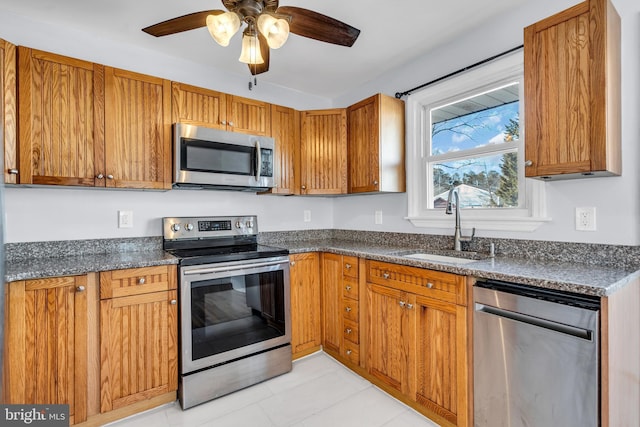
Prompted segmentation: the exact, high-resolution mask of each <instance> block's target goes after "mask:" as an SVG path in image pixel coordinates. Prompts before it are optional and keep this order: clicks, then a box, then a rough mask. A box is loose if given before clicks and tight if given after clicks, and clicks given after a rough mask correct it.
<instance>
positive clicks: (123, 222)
mask: <svg viewBox="0 0 640 427" xmlns="http://www.w3.org/2000/svg"><path fill="white" fill-rule="evenodd" d="M118 228H133V211H118Z"/></svg>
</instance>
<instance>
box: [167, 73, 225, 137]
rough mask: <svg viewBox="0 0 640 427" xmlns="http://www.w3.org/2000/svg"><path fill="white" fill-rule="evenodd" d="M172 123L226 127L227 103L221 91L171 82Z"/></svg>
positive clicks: (217, 127)
mask: <svg viewBox="0 0 640 427" xmlns="http://www.w3.org/2000/svg"><path fill="white" fill-rule="evenodd" d="M171 95H172V96H171V111H172V123H178V122H181V123H191V124H195V125H201V126H208V127H212V128H216V129H226V127H227V126H226V120H227V104H226V95H225V94H224V93H222V92H216V91H214V90H209V89H203V88H199V87H196V86H190V85H187V84H184V83H177V82H173V83H171Z"/></svg>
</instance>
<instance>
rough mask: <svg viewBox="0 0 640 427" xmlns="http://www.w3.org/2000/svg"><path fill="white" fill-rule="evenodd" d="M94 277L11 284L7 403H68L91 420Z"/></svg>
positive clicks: (77, 415) (72, 413)
mask: <svg viewBox="0 0 640 427" xmlns="http://www.w3.org/2000/svg"><path fill="white" fill-rule="evenodd" d="M89 286H95V285H94V284H93V283H88V276H87V275H83V276H71V277H54V278H45V279H38V280H24V281H17V282H11V283H8V284H7V285H6V287H5V292H6V294H5V295H6V304H5V348H6V349H7V350H8V351H6V352H5V357H4V367H3V368H4V374H3V381H4V383H3V397H2V401H3V402H4V403H7V404H68V405H69V417H70V419H69V421H70V424H77V423H79V422H82V421H84V420H85V419H86V418H87V394H88V393H87V380H88V363H87V361H88V358H87V330H88V310H87V299H88V298H87V295H88V292H87V288H88V287H89Z"/></svg>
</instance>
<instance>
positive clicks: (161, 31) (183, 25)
mask: <svg viewBox="0 0 640 427" xmlns="http://www.w3.org/2000/svg"><path fill="white" fill-rule="evenodd" d="M221 13H224V10H203V11H202V12H194V13H190V14H188V15H183V16H179V17H177V18H173V19H168V20H166V21H163V22H160V23H158V24H155V25H151V26H149V27H146V28H143V29H142V31H144V32H145V33H147V34H151V35H152V36H156V37H160V36H168V35H170V34H176V33H181V32H183V31H189V30H194V29H196V28H200V27H206V26H207V16H208V15H220V14H221Z"/></svg>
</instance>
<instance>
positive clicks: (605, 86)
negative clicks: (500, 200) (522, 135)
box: [524, 0, 621, 179]
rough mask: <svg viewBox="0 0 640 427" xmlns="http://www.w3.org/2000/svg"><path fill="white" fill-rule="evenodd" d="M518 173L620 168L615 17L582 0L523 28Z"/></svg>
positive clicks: (567, 174) (558, 175) (596, 2)
mask: <svg viewBox="0 0 640 427" xmlns="http://www.w3.org/2000/svg"><path fill="white" fill-rule="evenodd" d="M524 70H525V76H524V79H525V130H526V142H525V158H526V160H527V165H528V166H527V167H526V176H528V177H541V178H545V179H562V178H576V177H582V176H608V175H620V174H621V154H620V145H621V139H620V128H621V124H620V17H619V15H618V13H617V12H616V10H615V9H614V7H613V5H612V4H611V2H610V1H609V0H588V1H585V2H582V3H580V4H578V5H576V6H574V7H571V8H569V9H567V10H565V11H563V12H560V13H558V14H556V15H554V16H551V17H549V18H547V19H544V20H542V21H540V22H537V23H535V24H533V25H531V26H529V27H527V28H525V29H524Z"/></svg>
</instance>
